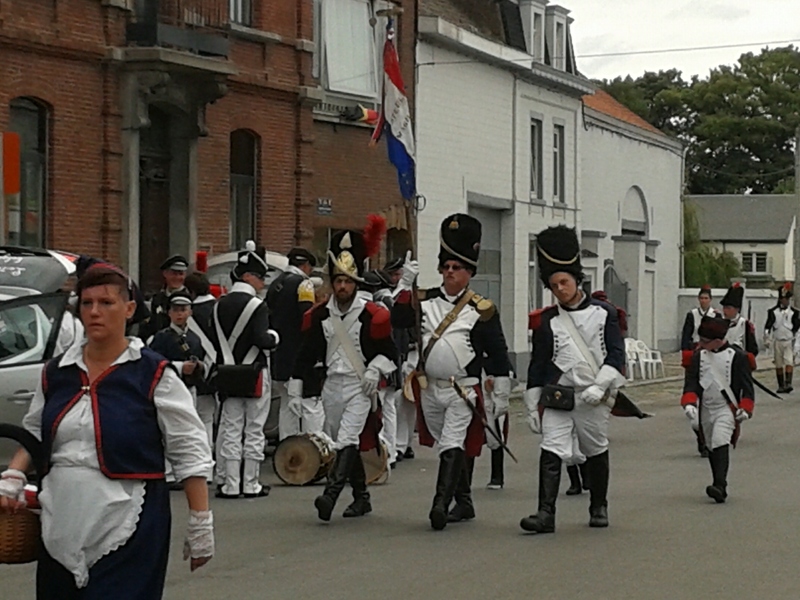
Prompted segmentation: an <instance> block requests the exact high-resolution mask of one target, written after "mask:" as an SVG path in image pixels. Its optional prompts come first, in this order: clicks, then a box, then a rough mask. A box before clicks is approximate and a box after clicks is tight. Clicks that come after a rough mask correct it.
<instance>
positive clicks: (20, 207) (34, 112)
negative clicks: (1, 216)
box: [8, 98, 49, 247]
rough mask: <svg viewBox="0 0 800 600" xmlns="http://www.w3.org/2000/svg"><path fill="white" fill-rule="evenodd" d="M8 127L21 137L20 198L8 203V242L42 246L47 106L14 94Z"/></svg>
mask: <svg viewBox="0 0 800 600" xmlns="http://www.w3.org/2000/svg"><path fill="white" fill-rule="evenodd" d="M9 108H10V113H9V129H10V130H11V131H13V132H14V133H17V134H19V137H20V162H21V165H20V198H19V203H18V204H16V203H15V204H14V205H10V206H9V207H8V242H9V244H17V245H20V246H38V247H44V246H45V245H46V242H45V208H46V199H47V175H48V174H47V151H48V120H49V119H48V116H49V115H48V110H47V107H46V106H44V105H43V104H42V103H40V102H37V101H35V100H32V99H30V98H14V99H13V100H12V101H11V103H10V105H9Z"/></svg>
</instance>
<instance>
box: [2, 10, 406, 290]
mask: <svg viewBox="0 0 800 600" xmlns="http://www.w3.org/2000/svg"><path fill="white" fill-rule="evenodd" d="M400 4H402V8H403V9H404V13H403V14H402V15H401V16H400V17H399V18H398V23H397V29H398V39H397V45H398V52H399V54H400V58H401V64H402V65H403V74H404V77H405V80H406V85H407V87H408V88H409V89H408V92H409V96H410V97H412V99H413V82H414V66H413V65H414V27H415V12H416V11H415V2H413V1H410V0H403V2H402V3H399V2H398V3H391V4H390V3H388V2H384V1H382V0H375V1H373V0H336V1H335V2H321V1H320V0H280V1H279V2H262V1H258V0H252V1H251V0H160V1H159V0H64V1H61V2H51V1H48V0H0V131H13V132H17V133H19V134H20V136H21V142H22V143H21V145H22V194H21V197H20V198H19V199H16V198H6V199H5V203H4V205H3V214H4V217H5V219H4V221H3V222H4V224H5V225H4V227H3V229H4V230H3V231H2V232H0V233H2V240H3V241H4V242H5V243H15V244H22V245H40V246H46V247H50V248H58V249H63V250H68V251H73V252H85V253H89V254H93V255H97V256H102V257H105V258H107V259H109V260H112V261H115V262H118V263H119V264H122V265H124V266H125V267H126V268H127V269H129V271H130V272H131V273H132V274H134V275H135V276H138V277H139V278H140V280H141V281H142V283H143V285H144V287H153V286H155V285H157V283H158V277H159V276H158V272H157V266H158V264H159V263H160V262H161V260H163V258H164V256H165V255H167V254H168V253H172V252H183V253H187V254H191V253H193V252H194V251H195V250H197V249H207V250H209V251H211V252H212V253H217V252H224V251H228V250H229V249H233V248H238V247H240V246H241V244H243V242H244V240H246V239H248V238H251V237H254V238H255V239H257V240H258V241H259V242H260V243H263V244H265V245H266V246H267V247H268V248H269V249H270V250H273V251H277V252H285V251H286V250H288V248H289V247H290V246H292V245H294V244H302V245H306V246H309V247H311V246H313V247H314V248H315V250H316V251H317V252H318V253H322V251H323V248H324V245H325V242H326V241H327V236H328V235H329V231H330V230H332V229H336V228H342V227H361V226H362V225H363V224H364V222H365V215H366V214H367V213H368V212H384V213H385V214H387V216H388V217H389V225H390V227H391V226H395V228H405V227H406V223H405V219H404V218H403V215H404V213H403V210H402V199H401V198H400V194H399V191H398V186H397V182H396V173H395V172H394V169H393V168H392V166H391V165H390V164H389V162H388V160H387V159H386V150H385V146H384V145H383V144H381V145H379V146H378V147H376V148H370V147H369V146H368V142H369V138H370V134H371V129H370V128H369V127H368V126H365V125H362V124H353V123H350V122H347V121H345V120H344V119H342V118H341V117H340V116H339V114H340V111H341V110H343V109H345V108H347V107H352V106H354V105H356V104H361V105H363V106H365V107H367V108H376V107H377V105H378V104H377V103H378V99H379V97H380V81H381V73H380V68H381V63H380V60H379V56H380V49H381V45H382V39H383V29H384V28H385V23H386V19H385V17H383V16H381V14H380V13H378V12H377V11H379V10H380V9H381V8H383V9H385V8H390V7H391V6H393V5H400ZM341 65H347V69H350V71H349V72H348V71H347V69H343V68H342V67H341ZM354 69H355V70H354ZM354 82H355V83H354ZM407 243H408V236H407V235H406V234H405V233H404V232H400V231H391V232H390V246H391V247H390V248H389V249H388V251H389V252H399V251H401V250H402V249H404V247H405V245H406V244H407Z"/></svg>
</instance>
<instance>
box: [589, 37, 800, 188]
mask: <svg viewBox="0 0 800 600" xmlns="http://www.w3.org/2000/svg"><path fill="white" fill-rule="evenodd" d="M600 85H601V86H602V87H603V88H604V89H606V91H608V93H610V94H611V95H612V96H614V97H615V98H616V99H617V100H618V101H620V102H621V103H623V104H625V105H626V106H628V107H629V108H630V109H631V110H633V111H634V112H636V113H637V114H639V115H640V116H642V117H643V118H644V119H646V120H647V121H648V122H649V123H652V124H653V125H654V126H655V127H658V128H659V129H661V130H663V131H665V132H666V133H669V134H672V135H674V136H676V137H678V138H679V139H681V140H682V141H683V142H684V143H686V145H687V149H688V152H687V177H686V185H687V190H688V192H689V193H692V194H736V193H744V192H752V193H771V192H774V191H776V190H784V189H786V187H787V183H786V179H787V177H789V176H791V173H792V170H793V164H794V163H793V149H794V132H795V128H796V127H797V126H798V125H800V50H798V49H797V48H795V47H794V46H788V47H785V48H773V49H764V50H762V51H761V53H759V54H753V53H748V54H743V55H742V56H741V57H740V58H739V61H738V63H737V64H735V65H733V66H720V67H718V68H716V69H714V70H712V71H711V73H710V74H709V76H708V77H707V78H705V79H700V78H698V77H694V78H692V80H691V82H689V83H687V82H686V81H685V80H684V79H683V78H682V77H681V73H680V72H678V71H676V70H674V69H673V70H668V71H660V72H658V73H645V74H644V75H642V76H641V77H639V78H637V79H632V78H630V77H627V78H624V79H623V78H619V77H618V78H616V79H614V80H612V81H604V82H600Z"/></svg>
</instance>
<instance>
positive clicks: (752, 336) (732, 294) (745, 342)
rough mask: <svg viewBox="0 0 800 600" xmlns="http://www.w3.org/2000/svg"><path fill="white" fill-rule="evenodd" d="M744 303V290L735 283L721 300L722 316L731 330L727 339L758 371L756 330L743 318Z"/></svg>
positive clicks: (751, 366)
mask: <svg viewBox="0 0 800 600" xmlns="http://www.w3.org/2000/svg"><path fill="white" fill-rule="evenodd" d="M743 302H744V288H743V287H742V286H741V284H739V283H734V284H733V285H732V286H731V287H730V288H728V291H727V292H726V293H725V295H724V296H723V297H722V300H720V306H722V316H723V317H725V318H726V319H728V321H729V323H730V328H729V329H728V335H727V336H725V339H726V340H727V341H728V343H729V344H731V345H732V346H738V347H739V348H741V349H742V350H744V351H745V352H747V357H748V359H750V368H751V369H752V370H753V371H755V370H756V356H758V342H757V341H756V328H755V325H753V324H752V323H751V322H750V321H748V320H747V319H745V318H744V317H743V316H742V304H743Z"/></svg>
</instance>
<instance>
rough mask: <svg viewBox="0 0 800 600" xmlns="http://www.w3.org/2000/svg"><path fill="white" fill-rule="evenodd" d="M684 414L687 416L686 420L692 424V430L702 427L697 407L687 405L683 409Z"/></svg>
mask: <svg viewBox="0 0 800 600" xmlns="http://www.w3.org/2000/svg"><path fill="white" fill-rule="evenodd" d="M683 412H684V414H686V418H687V419H689V421H690V422H691V424H692V429H697V428H698V427H699V425H700V423H699V415H698V413H697V407H696V406H695V405H694V404H687V405H686V406H684V407H683Z"/></svg>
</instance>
